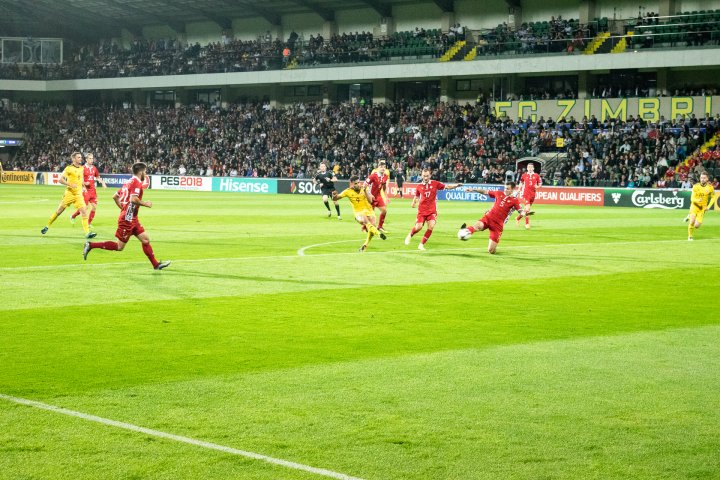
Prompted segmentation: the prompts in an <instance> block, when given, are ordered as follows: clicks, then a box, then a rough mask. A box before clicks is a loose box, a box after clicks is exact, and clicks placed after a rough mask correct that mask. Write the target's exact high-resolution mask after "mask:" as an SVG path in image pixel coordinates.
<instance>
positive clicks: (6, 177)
mask: <svg viewBox="0 0 720 480" xmlns="http://www.w3.org/2000/svg"><path fill="white" fill-rule="evenodd" d="M36 175H38V174H37V173H35V172H15V171H12V170H10V171H7V172H3V173H2V177H1V178H0V182H1V183H12V184H17V185H33V184H34V183H35V177H36ZM41 175H42V174H41Z"/></svg>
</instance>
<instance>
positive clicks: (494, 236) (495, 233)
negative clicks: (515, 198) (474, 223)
mask: <svg viewBox="0 0 720 480" xmlns="http://www.w3.org/2000/svg"><path fill="white" fill-rule="evenodd" d="M480 221H481V222H482V223H483V225H484V226H485V228H483V230H490V240H492V241H493V242H495V243H500V237H501V236H502V233H503V224H502V223H500V224H498V223H497V222H495V220H493V219H492V218H489V217H488V216H487V215H485V216H484V217H482V218H481V219H480Z"/></svg>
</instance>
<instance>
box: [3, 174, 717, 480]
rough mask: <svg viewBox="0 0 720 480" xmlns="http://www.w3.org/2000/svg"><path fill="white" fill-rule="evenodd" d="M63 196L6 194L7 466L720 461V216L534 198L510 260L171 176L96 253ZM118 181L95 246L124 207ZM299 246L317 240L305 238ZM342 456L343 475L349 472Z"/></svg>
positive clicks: (541, 469)
mask: <svg viewBox="0 0 720 480" xmlns="http://www.w3.org/2000/svg"><path fill="white" fill-rule="evenodd" d="M61 193H62V190H60V189H57V188H50V187H35V186H28V187H24V186H9V185H2V186H0V282H1V285H2V290H1V291H2V301H1V302H0V478H1V479H12V480H16V479H53V480H56V479H79V478H82V479H111V478H112V479H141V478H142V479H146V478H151V479H178V478H202V479H229V478H238V479H316V478H324V477H323V475H321V473H322V472H315V473H313V472H311V471H306V470H299V469H297V468H294V466H293V465H288V466H283V465H277V464H272V463H268V462H266V461H264V460H258V459H251V458H247V457H243V456H241V455H236V454H233V453H227V452H221V451H217V450H211V449H208V448H204V447H202V446H197V445H190V444H186V443H181V442H179V441H175V440H172V439H167V438H159V437H156V436H153V435H151V434H149V433H147V432H146V433H143V432H137V431H130V430H127V429H123V428H118V427H117V426H111V425H106V424H100V423H95V422H92V421H88V420H87V419H84V418H78V417H75V416H69V415H64V414H61V413H60V412H55V411H47V410H43V409H40V408H34V407H32V406H27V405H21V404H18V403H16V402H15V401H12V400H11V399H9V397H13V398H21V399H29V400H34V401H37V402H42V403H44V404H48V405H52V406H57V407H62V408H65V409H68V410H72V411H74V412H81V413H83V414H87V415H94V416H98V417H102V418H103V419H108V420H114V421H117V422H124V423H127V424H132V425H136V426H140V427H145V428H148V429H153V430H157V431H159V432H165V433H168V434H174V435H180V436H184V437H190V438H192V439H195V440H199V441H204V442H212V443H214V444H218V445H222V446H225V447H229V448H234V449H239V450H243V451H247V452H254V453H258V454H262V455H267V456H270V457H273V458H275V459H281V460H286V461H289V462H296V463H297V464H302V465H306V466H311V467H315V468H319V469H326V470H328V471H329V473H327V475H331V476H332V475H334V478H349V477H356V478H362V479H378V480H393V479H458V480H460V479H462V480H464V479H501V478H502V479H515V478H518V479H577V478H583V479H585V478H591V479H613V478H617V479H628V478H633V479H638V478H639V479H686V478H698V479H699V478H707V479H711V478H714V479H717V478H720V454H719V453H718V452H720V434H719V433H718V432H720V408H719V407H720V400H719V399H720V395H719V394H720V374H719V373H718V372H720V318H719V317H718V315H717V313H716V311H717V306H718V304H719V302H718V300H717V298H718V297H717V288H718V286H717V279H718V265H720V248H719V247H720V214H718V213H716V212H709V213H708V214H707V215H706V219H705V222H706V223H705V225H704V226H703V227H702V228H701V229H700V230H698V231H697V232H696V235H695V236H696V241H695V242H692V243H690V242H688V241H687V240H686V237H687V233H686V226H685V224H684V223H683V222H682V218H683V217H684V215H685V213H686V212H680V211H672V210H670V211H668V210H643V209H622V208H607V209H603V208H581V207H556V206H542V205H539V206H537V207H536V210H537V215H536V216H535V217H533V229H532V230H530V231H525V230H524V229H521V228H517V227H516V226H515V225H514V224H508V225H507V228H506V231H505V234H504V236H503V238H502V241H501V243H500V246H499V253H498V254H497V255H495V256H491V255H489V254H487V253H486V252H485V249H486V246H487V233H479V234H476V235H475V236H474V237H473V238H472V239H471V240H470V241H469V242H460V241H458V240H457V238H456V236H455V234H456V231H457V228H458V226H459V224H460V223H462V222H463V221H471V220H474V219H476V218H478V217H479V216H481V215H482V212H483V211H484V210H485V208H486V207H487V205H488V204H482V205H481V204H473V203H441V204H440V218H439V223H438V226H437V228H436V230H435V233H434V235H433V236H432V238H431V239H430V242H429V243H428V245H427V247H428V251H427V252H425V253H423V252H419V251H417V249H416V248H417V243H418V241H419V239H420V236H416V237H415V238H414V239H413V243H412V244H411V246H410V247H406V246H405V245H404V244H403V238H404V237H405V235H406V233H407V231H408V230H409V228H410V227H411V225H412V223H413V221H414V212H413V211H412V210H411V208H410V201H409V200H396V201H393V202H392V203H391V205H390V214H389V215H388V220H387V228H388V230H390V232H391V234H390V238H389V239H388V240H387V241H385V242H383V241H381V240H379V239H377V240H374V241H373V243H372V244H371V246H370V250H369V252H367V253H365V254H359V253H358V252H357V248H358V247H359V246H360V244H361V243H362V240H363V236H362V235H361V233H360V231H359V227H358V226H357V225H356V224H355V223H354V221H353V220H352V215H351V211H350V209H349V205H348V204H345V203H343V204H342V208H343V213H344V215H345V220H343V221H342V222H339V221H337V219H335V218H332V219H327V218H325V216H324V212H325V210H324V207H323V206H322V204H321V202H320V199H319V198H318V197H305V196H289V195H288V196H262V195H239V194H219V193H185V192H163V191H153V190H150V191H148V192H146V195H145V199H147V200H152V201H153V202H154V204H155V205H154V207H153V208H152V209H143V211H142V212H141V219H142V222H143V224H144V226H145V228H146V229H147V231H148V232H149V234H150V236H151V238H152V244H153V247H154V249H155V253H156V254H157V256H158V258H159V259H163V260H164V259H170V260H172V261H173V264H172V266H171V267H170V268H168V269H167V270H164V271H162V272H156V271H153V269H152V268H151V266H150V264H149V262H148V261H147V259H146V258H145V256H144V255H143V253H142V251H141V249H140V245H139V242H137V240H135V239H133V240H131V241H130V243H129V244H128V246H127V247H126V249H125V251H124V252H107V251H101V250H94V251H92V252H91V254H90V256H89V258H88V260H87V261H86V262H84V261H83V260H82V255H81V251H82V246H83V243H84V239H83V237H82V228H81V227H80V226H79V225H78V226H75V227H71V225H70V223H69V221H68V218H69V215H68V213H67V212H66V213H65V214H64V215H63V216H62V217H61V218H59V219H58V220H57V221H56V223H55V225H53V227H52V228H51V229H50V232H49V233H48V234H47V235H46V236H41V235H40V229H41V228H42V227H43V225H44V224H45V222H46V221H47V218H48V217H49V215H50V213H51V211H52V210H53V209H54V208H55V207H56V203H57V201H58V200H59V199H60V197H61ZM99 193H100V207H99V210H98V215H97V217H96V219H95V230H96V231H97V232H98V234H99V236H98V240H111V239H112V237H113V234H114V231H115V221H116V218H117V209H116V208H115V207H114V205H113V204H112V201H111V200H110V195H111V193H112V191H111V190H109V189H108V190H102V191H100V192H99ZM299 251H302V253H303V254H304V255H299ZM333 472H334V473H333Z"/></svg>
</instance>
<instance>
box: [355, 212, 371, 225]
mask: <svg viewBox="0 0 720 480" xmlns="http://www.w3.org/2000/svg"><path fill="white" fill-rule="evenodd" d="M353 213H354V214H355V218H356V219H357V221H358V222H362V217H367V218H372V217H375V212H371V211H370V210H362V211H360V212H353Z"/></svg>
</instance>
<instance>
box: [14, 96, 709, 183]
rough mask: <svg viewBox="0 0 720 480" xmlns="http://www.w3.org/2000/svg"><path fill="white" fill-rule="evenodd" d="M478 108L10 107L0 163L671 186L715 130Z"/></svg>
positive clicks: (703, 123)
mask: <svg viewBox="0 0 720 480" xmlns="http://www.w3.org/2000/svg"><path fill="white" fill-rule="evenodd" d="M486 110H487V109H486V108H484V106H483V105H477V106H473V105H464V106H462V105H449V104H444V103H437V104H427V103H426V104H407V103H396V104H388V105H354V104H340V105H318V104H302V103H298V104H293V105H290V106H288V107H286V108H281V109H275V108H271V107H270V106H269V105H268V104H261V103H257V104H245V105H239V104H237V105H231V106H230V107H229V108H227V109H221V108H216V107H206V106H200V105H196V106H189V107H183V108H177V109H175V108H142V109H129V108H110V107H94V108H87V109H82V110H77V111H69V110H67V109H65V108H64V107H50V106H40V105H25V106H22V105H16V106H14V107H13V109H12V110H10V111H1V112H0V114H1V115H0V130H4V131H8V130H9V131H20V132H24V133H25V134H26V137H25V142H26V143H25V146H24V147H23V148H22V149H21V150H20V151H19V152H18V154H17V155H16V156H15V157H14V158H13V159H11V161H10V162H8V165H7V166H6V168H8V169H16V170H37V171H59V170H61V169H62V168H63V167H64V165H65V164H66V162H67V158H68V155H69V153H70V152H71V151H74V150H79V151H86V152H93V153H95V157H96V159H97V160H98V163H99V165H100V168H101V170H102V171H103V172H106V173H110V172H116V173H117V172H127V171H128V169H129V166H130V165H131V164H132V163H133V162H135V161H138V160H140V161H144V162H146V163H147V164H148V165H149V173H154V174H188V175H208V176H213V175H214V176H244V177H286V178H309V177H312V175H313V174H314V172H315V171H316V169H317V166H318V164H319V162H321V161H324V162H326V163H327V164H329V165H330V166H332V168H333V169H334V170H335V171H336V172H337V174H338V176H339V177H342V178H348V177H350V176H351V175H359V176H361V177H362V176H364V175H367V174H368V172H369V171H370V169H372V167H373V165H374V164H375V163H376V162H377V160H378V159H379V158H385V159H387V160H388V163H389V165H391V170H392V171H394V172H397V171H402V172H403V174H404V175H405V178H407V179H410V180H412V179H417V178H418V177H419V174H420V169H421V167H422V166H425V165H427V166H430V167H432V168H433V169H434V176H435V177H436V178H439V179H442V180H445V181H461V182H468V183H470V182H491V183H499V182H502V181H503V180H504V179H505V178H506V174H507V172H508V171H513V170H514V169H515V162H516V161H517V160H518V159H520V158H522V157H525V156H529V155H532V156H535V155H538V154H541V153H549V154H550V156H551V157H552V159H551V160H550V161H549V162H548V163H547V164H546V169H545V171H544V172H543V174H544V176H545V179H546V180H545V182H546V183H547V184H551V185H602V186H651V185H657V184H658V183H659V182H661V181H662V182H663V183H662V185H663V186H678V185H679V182H681V181H682V180H684V179H686V178H683V175H685V176H686V177H687V175H691V174H692V172H691V171H683V160H685V158H686V157H687V156H688V155H690V154H691V153H692V152H694V151H695V150H696V148H697V147H698V146H699V145H700V144H702V143H703V142H704V140H705V139H706V138H711V137H712V136H713V135H715V133H716V130H717V129H718V126H720V115H718V116H716V117H714V118H710V117H708V118H703V119H696V118H694V117H693V118H690V119H688V120H687V121H685V120H680V121H668V120H665V119H661V121H660V122H657V123H654V124H650V123H647V122H645V121H643V120H641V119H634V118H632V117H631V118H630V119H629V120H628V121H626V122H620V121H615V120H607V121H605V122H600V121H598V120H597V119H596V118H595V117H591V118H589V119H588V118H585V119H582V120H575V119H572V118H570V119H561V120H558V121H554V120H553V119H551V118H547V119H545V118H542V117H541V118H539V119H537V120H536V121H532V120H530V119H528V120H517V121H513V120H510V119H507V118H495V117H493V116H488V115H485V114H484V113H485V112H486ZM118 125H122V128H118ZM560 138H561V139H562V140H561V141H559V139H560ZM717 158H720V152H718V155H714V154H713V152H711V154H710V155H709V156H708V157H707V158H704V157H703V158H700V159H699V163H700V164H701V165H704V166H705V167H707V166H708V164H709V163H711V164H712V166H714V167H720V164H717V163H713V162H717V161H718V160H717ZM698 168H700V167H698ZM668 171H671V172H672V175H671V177H672V178H668V177H667V174H668V173H667V172H668ZM673 182H678V185H676V184H675V183H673Z"/></svg>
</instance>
